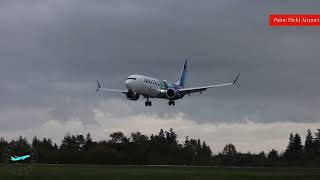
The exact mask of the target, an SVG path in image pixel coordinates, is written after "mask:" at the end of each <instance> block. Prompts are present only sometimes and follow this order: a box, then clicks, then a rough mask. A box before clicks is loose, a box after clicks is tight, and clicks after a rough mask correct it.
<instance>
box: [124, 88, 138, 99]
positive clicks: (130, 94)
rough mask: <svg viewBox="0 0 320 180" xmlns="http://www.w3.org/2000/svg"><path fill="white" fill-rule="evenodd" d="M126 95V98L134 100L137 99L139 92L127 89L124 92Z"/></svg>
mask: <svg viewBox="0 0 320 180" xmlns="http://www.w3.org/2000/svg"><path fill="white" fill-rule="evenodd" d="M126 96H127V98H128V99H130V100H133V101H136V100H138V99H139V96H140V95H139V94H137V93H135V92H133V91H132V90H129V91H128V92H127V93H126Z"/></svg>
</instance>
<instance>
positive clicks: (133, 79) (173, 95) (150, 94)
mask: <svg viewBox="0 0 320 180" xmlns="http://www.w3.org/2000/svg"><path fill="white" fill-rule="evenodd" d="M239 76H240V74H238V75H237V77H236V78H235V79H234V80H233V82H230V83H224V84H213V85H209V86H200V87H185V85H186V79H187V60H185V62H184V65H183V67H182V70H181V73H180V76H179V80H178V81H177V82H175V83H171V82H168V81H166V80H162V81H161V80H158V79H156V78H152V77H148V76H144V75H138V74H133V75H130V76H128V77H127V78H126V80H125V86H126V88H127V90H119V89H108V88H103V87H101V85H100V83H99V81H98V80H97V83H98V88H97V90H96V91H97V92H98V91H110V92H119V93H123V94H125V95H126V97H127V99H129V100H133V101H136V100H138V99H139V97H140V96H142V97H144V98H146V99H147V100H146V102H145V106H151V105H152V102H151V101H150V98H162V99H167V100H168V104H169V106H171V105H172V106H174V105H175V100H178V99H181V98H183V97H184V96H185V95H190V94H192V93H196V92H199V93H202V92H203V91H205V90H207V89H209V88H215V87H222V86H230V85H234V84H236V82H237V79H238V78H239Z"/></svg>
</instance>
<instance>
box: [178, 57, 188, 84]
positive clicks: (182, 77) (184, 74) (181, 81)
mask: <svg viewBox="0 0 320 180" xmlns="http://www.w3.org/2000/svg"><path fill="white" fill-rule="evenodd" d="M187 62H188V59H186V60H185V61H184V65H183V67H182V70H181V73H180V77H179V80H178V81H177V82H176V83H175V85H177V86H181V87H182V88H183V87H185V85H186V80H187Z"/></svg>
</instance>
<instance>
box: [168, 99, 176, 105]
mask: <svg viewBox="0 0 320 180" xmlns="http://www.w3.org/2000/svg"><path fill="white" fill-rule="evenodd" d="M168 103H169V106H171V105H172V106H174V105H175V104H176V103H175V101H173V100H170V101H169V102H168Z"/></svg>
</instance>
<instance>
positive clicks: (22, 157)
mask: <svg viewBox="0 0 320 180" xmlns="http://www.w3.org/2000/svg"><path fill="white" fill-rule="evenodd" d="M29 157H30V155H24V156H14V157H12V156H11V161H20V160H25V159H27V158H29Z"/></svg>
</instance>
